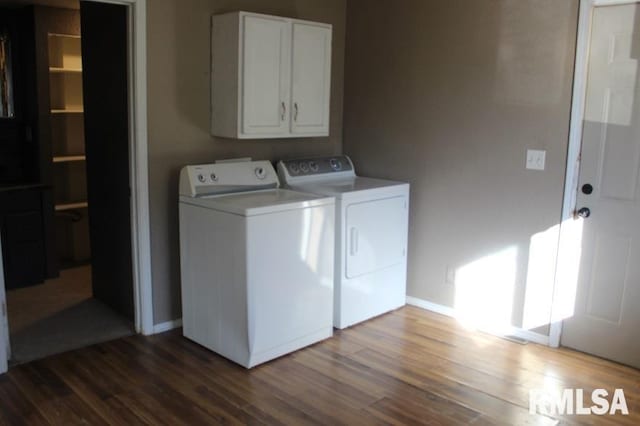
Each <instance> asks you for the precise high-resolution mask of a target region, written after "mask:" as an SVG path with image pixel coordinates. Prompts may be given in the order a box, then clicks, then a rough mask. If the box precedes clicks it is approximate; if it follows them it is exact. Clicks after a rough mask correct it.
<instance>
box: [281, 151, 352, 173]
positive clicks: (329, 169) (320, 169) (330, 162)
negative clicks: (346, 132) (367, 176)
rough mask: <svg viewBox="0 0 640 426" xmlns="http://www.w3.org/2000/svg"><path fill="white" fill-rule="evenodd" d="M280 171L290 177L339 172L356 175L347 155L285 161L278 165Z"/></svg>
mask: <svg viewBox="0 0 640 426" xmlns="http://www.w3.org/2000/svg"><path fill="white" fill-rule="evenodd" d="M278 171H279V172H283V171H284V172H286V174H287V175H288V176H289V177H292V178H294V177H298V176H318V175H332V174H336V173H338V172H350V173H352V174H353V173H355V172H354V170H353V164H352V163H351V159H349V157H347V156H346V155H339V156H333V157H321V158H308V159H298V160H284V161H281V162H279V163H278Z"/></svg>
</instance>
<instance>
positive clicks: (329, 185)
mask: <svg viewBox="0 0 640 426" xmlns="http://www.w3.org/2000/svg"><path fill="white" fill-rule="evenodd" d="M408 185H409V184H407V183H406V182H398V181H393V180H386V179H375V178H368V177H361V176H355V177H352V178H348V179H332V180H323V181H320V182H307V183H305V184H304V185H292V186H291V188H292V189H295V190H298V191H305V192H313V193H314V194H322V195H328V196H332V197H336V198H342V196H343V195H345V194H352V193H355V192H364V191H370V190H377V189H382V188H389V189H391V188H393V187H397V186H408Z"/></svg>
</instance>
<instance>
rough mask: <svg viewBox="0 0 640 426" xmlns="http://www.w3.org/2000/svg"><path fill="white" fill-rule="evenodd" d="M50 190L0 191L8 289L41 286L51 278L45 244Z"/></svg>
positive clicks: (7, 189)
mask: <svg viewBox="0 0 640 426" xmlns="http://www.w3.org/2000/svg"><path fill="white" fill-rule="evenodd" d="M49 192H50V189H49V188H47V187H44V186H39V185H34V186H25V187H11V188H3V189H2V190H0V235H1V237H2V257H3V262H4V272H5V285H6V288H7V289H14V288H20V287H26V286H30V285H34V284H39V283H41V282H43V281H44V280H45V278H46V277H47V252H46V251H47V244H46V240H45V235H46V232H45V229H46V215H45V212H46V209H47V208H51V206H50V205H49V206H47V204H48V203H47V200H48V199H49V198H50V197H49V194H48V193H49Z"/></svg>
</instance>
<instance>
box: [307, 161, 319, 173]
mask: <svg viewBox="0 0 640 426" xmlns="http://www.w3.org/2000/svg"><path fill="white" fill-rule="evenodd" d="M309 169H311V171H312V172H317V171H318V170H320V167H318V163H316V162H315V161H309Z"/></svg>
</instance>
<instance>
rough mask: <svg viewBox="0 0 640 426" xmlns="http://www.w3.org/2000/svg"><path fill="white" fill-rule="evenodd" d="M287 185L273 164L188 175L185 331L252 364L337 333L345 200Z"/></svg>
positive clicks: (219, 166) (216, 167) (183, 207)
mask: <svg viewBox="0 0 640 426" xmlns="http://www.w3.org/2000/svg"><path fill="white" fill-rule="evenodd" d="M278 186H279V183H278V177H277V175H276V172H275V170H274V168H273V166H272V165H271V163H270V162H268V161H243V162H225V163H216V164H207V165H197V166H187V167H184V168H183V169H182V171H181V172H180V201H179V210H180V262H181V278H182V319H183V334H184V335H185V336H186V337H187V338H189V339H191V340H193V341H195V342H197V343H199V344H201V345H203V346H205V347H207V348H209V349H211V350H213V351H214V352H216V353H218V354H220V355H222V356H224V357H226V358H228V359H230V360H232V361H235V362H236V363H238V364H240V365H243V366H245V367H246V368H251V367H253V366H255V365H257V364H260V363H263V362H265V361H268V360H271V359H273V358H276V357H279V356H281V355H284V354H286V353H289V352H292V351H295V350H297V349H300V348H302V347H304V346H307V345H310V344H312V343H315V342H318V341H320V340H323V339H326V338H328V337H330V336H331V335H332V334H333V326H332V324H333V258H334V215H335V200H334V199H333V198H332V197H327V196H318V195H313V194H305V193H301V192H297V191H291V190H286V189H278Z"/></svg>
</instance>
